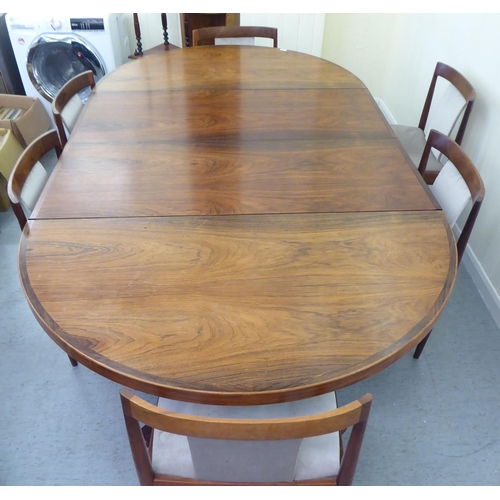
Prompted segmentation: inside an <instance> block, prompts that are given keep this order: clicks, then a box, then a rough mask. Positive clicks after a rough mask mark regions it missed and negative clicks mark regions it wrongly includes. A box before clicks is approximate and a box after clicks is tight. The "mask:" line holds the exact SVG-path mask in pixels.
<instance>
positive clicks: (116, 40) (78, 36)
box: [6, 14, 130, 118]
mask: <svg viewBox="0 0 500 500" xmlns="http://www.w3.org/2000/svg"><path fill="white" fill-rule="evenodd" d="M6 24H7V29H8V32H9V36H10V40H11V43H12V48H13V50H14V55H15V58H16V62H17V66H18V68H19V73H20V74H21V79H22V81H23V85H24V89H25V91H26V95H28V96H30V97H38V98H39V99H40V100H41V101H42V103H43V105H44V106H45V108H46V109H47V112H48V113H49V116H50V117H51V118H52V107H51V106H52V100H53V99H54V97H55V96H56V94H57V92H58V91H59V89H60V88H61V87H62V86H63V85H64V84H65V83H66V82H67V81H68V80H70V79H71V78H73V77H74V76H76V75H78V74H80V73H83V72H84V71H87V70H92V72H93V73H94V78H95V80H96V82H97V81H99V80H100V79H101V78H102V77H103V76H104V75H106V74H107V73H110V72H111V71H113V70H114V69H115V68H116V67H117V66H120V65H121V64H123V63H125V62H127V61H128V55H129V53H130V45H129V38H128V33H127V26H126V19H125V16H124V14H101V15H97V16H96V15H93V16H78V17H76V16H75V17H58V16H49V15H48V16H45V17H43V18H33V17H30V16H29V14H28V15H22V14H7V16H6ZM89 92H90V90H86V91H83V92H82V93H81V94H80V97H81V98H82V100H83V101H84V102H85V100H86V99H87V97H88V94H89Z"/></svg>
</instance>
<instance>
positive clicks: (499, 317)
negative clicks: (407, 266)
mask: <svg viewBox="0 0 500 500" xmlns="http://www.w3.org/2000/svg"><path fill="white" fill-rule="evenodd" d="M453 232H454V233H455V237H456V238H457V240H458V237H459V236H460V229H458V227H457V226H456V225H455V226H454V227H453ZM462 263H463V264H464V265H465V268H466V269H467V271H468V272H469V274H470V276H471V278H472V281H473V282H474V284H475V285H476V287H477V289H478V291H479V293H480V294H481V297H482V298H483V300H484V303H485V304H486V307H487V308H488V311H489V312H490V314H491V316H492V317H493V319H494V320H495V323H496V324H497V326H498V328H500V295H499V294H498V292H497V291H496V289H495V287H494V286H493V284H492V283H491V281H490V279H489V278H488V275H487V274H486V272H485V271H484V269H483V266H482V265H481V263H480V262H479V259H478V258H477V257H476V254H475V253H474V252H473V251H472V248H471V247H470V245H467V248H466V250H465V252H464V255H463V257H462Z"/></svg>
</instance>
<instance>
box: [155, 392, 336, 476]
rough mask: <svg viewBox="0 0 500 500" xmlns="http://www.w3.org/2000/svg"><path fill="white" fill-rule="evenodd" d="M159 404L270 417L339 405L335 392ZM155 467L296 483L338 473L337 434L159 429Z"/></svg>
mask: <svg viewBox="0 0 500 500" xmlns="http://www.w3.org/2000/svg"><path fill="white" fill-rule="evenodd" d="M158 406H159V407H160V408H164V409H168V410H171V411H175V412H178V413H184V414H189V415H199V416H207V417H216V418H241V419H269V418H288V417H297V416H305V415H312V414H316V413H322V412H325V411H330V410H333V409H335V408H336V407H337V404H336V396H335V393H329V394H324V395H322V396H317V397H314V398H309V399H306V400H302V401H293V402H289V403H280V404H274V405H262V406H249V407H247V406H232V407H231V406H213V405H200V404H194V403H184V402H180V401H172V400H169V399H165V398H160V400H159V401H158ZM152 464H153V469H154V470H155V472H156V473H158V474H168V475H174V476H181V477H196V478H197V479H208V480H214V481H235V482H244V481H248V482H265V481H292V480H294V479H295V480H301V479H314V478H320V477H327V476H336V475H337V473H338V470H339V466H340V441H339V435H338V433H332V434H327V435H324V436H316V437H312V438H305V439H303V440H300V439H298V440H286V441H229V440H213V439H200V438H191V437H190V438H187V437H185V436H178V435H174V434H170V433H167V432H162V431H158V430H155V432H154V436H153V451H152Z"/></svg>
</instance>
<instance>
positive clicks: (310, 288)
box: [21, 211, 455, 403]
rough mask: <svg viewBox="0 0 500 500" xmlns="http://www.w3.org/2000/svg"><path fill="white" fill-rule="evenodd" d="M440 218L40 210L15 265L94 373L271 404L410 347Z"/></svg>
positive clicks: (437, 278)
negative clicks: (63, 215)
mask: <svg viewBox="0 0 500 500" xmlns="http://www.w3.org/2000/svg"><path fill="white" fill-rule="evenodd" d="M409 227H411V231H409V230H408V228H409ZM448 230H449V228H448V227H447V223H446V220H445V218H444V215H443V214H442V213H441V212H440V211H432V212H425V213H422V212H391V213H375V214H367V213H365V214H302V215H301V214H297V215H293V216H292V215H273V216H271V215H267V216H266V215H262V216H224V217H210V216H208V217H158V218H143V219H140V218H139V219H137V218H128V219H88V220H83V219H82V220H80V221H78V224H74V225H73V226H70V225H68V223H67V222H66V221H64V220H62V221H56V220H53V221H37V222H36V223H35V224H33V227H32V229H31V232H29V234H28V237H27V238H26V239H25V240H24V248H23V250H22V252H21V255H22V260H21V270H22V274H23V282H24V283H25V287H26V291H27V293H28V298H29V300H30V301H31V305H32V308H33V309H34V310H35V311H37V312H38V314H40V318H41V320H42V324H44V327H45V329H46V331H47V332H48V333H49V334H50V335H51V336H52V337H53V338H54V340H56V341H57V342H62V344H63V347H65V349H66V350H68V352H70V353H71V355H72V356H74V357H75V358H76V359H77V360H78V361H80V362H82V363H83V364H85V365H87V366H90V367H91V368H93V369H96V371H100V372H101V373H103V374H105V375H106V376H108V377H110V378H112V379H114V380H117V381H122V380H121V379H120V378H119V377H117V376H116V373H121V374H126V376H127V377H129V378H130V379H133V385H135V386H136V388H138V389H142V390H145V391H146V392H154V393H156V394H161V395H163V396H167V397H174V398H179V399H186V400H190V399H191V400H192V399H196V398H199V394H200V393H204V396H205V397H206V401H207V402H208V401H211V402H213V403H215V402H218V403H228V402H234V401H239V402H240V403H241V399H245V401H247V402H253V403H256V402H257V401H259V402H275V401H277V399H276V398H278V397H280V396H281V395H280V393H281V392H282V391H285V392H286V391H287V390H288V389H289V394H288V396H287V397H291V398H294V397H295V398H296V397H297V396H298V395H300V396H302V397H304V396H311V395H313V394H315V393H318V391H325V390H334V389H338V388H340V387H342V386H344V385H346V383H348V382H352V381H355V380H356V379H357V378H359V377H365V376H368V375H370V374H373V373H376V372H377V371H378V370H379V369H380V365H381V364H382V365H384V364H387V363H388V362H392V361H393V360H394V359H395V358H397V357H399V356H401V355H402V354H404V353H405V352H407V351H408V350H409V349H410V348H411V346H413V345H415V344H416V342H417V341H418V340H419V339H420V338H422V336H423V335H424V334H425V333H427V331H428V330H429V328H430V327H431V326H432V324H433V322H434V321H435V319H436V318H437V314H438V312H439V311H440V309H441V307H442V306H443V304H444V302H445V300H446V298H447V296H448V293H449V291H450V289H451V287H452V284H453V276H454V273H453V272H452V271H453V268H454V265H455V249H454V247H453V246H452V247H451V248H450V245H449V240H448V234H447V231H448ZM24 259H25V260H24ZM96 363H97V364H99V365H100V366H97V364H96ZM129 383H130V381H129ZM292 389H293V390H292Z"/></svg>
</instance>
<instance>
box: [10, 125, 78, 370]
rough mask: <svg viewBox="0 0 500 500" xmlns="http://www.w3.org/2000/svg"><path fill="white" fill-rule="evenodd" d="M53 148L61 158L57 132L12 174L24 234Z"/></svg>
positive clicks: (36, 144) (26, 154)
mask: <svg viewBox="0 0 500 500" xmlns="http://www.w3.org/2000/svg"><path fill="white" fill-rule="evenodd" d="M52 149H54V150H55V152H56V155H57V157H58V158H59V156H60V155H61V151H62V147H61V142H60V140H59V136H58V134H57V131H56V130H55V129H52V130H49V131H48V132H45V134H42V135H41V136H39V137H37V138H36V139H35V140H34V141H33V142H32V143H31V144H29V145H28V146H27V147H26V149H25V150H24V151H23V153H22V154H21V156H20V157H19V159H18V160H17V162H16V164H15V165H14V168H13V169H12V172H11V174H10V177H9V182H8V184H7V194H8V196H9V199H10V202H11V204H12V209H13V211H14V214H15V216H16V218H17V221H18V222H19V226H20V227H21V231H22V230H23V229H24V226H25V225H26V222H27V216H26V213H27V212H29V213H31V212H32V210H33V209H34V208H35V205H36V202H37V201H38V198H39V197H40V194H41V192H42V190H43V188H44V186H45V184H46V182H47V179H48V175H47V171H46V170H45V168H44V167H43V165H42V164H41V163H40V159H41V158H42V157H43V156H44V155H45V154H46V153H48V152H49V151H51V150H52ZM68 357H69V360H70V362H71V364H72V365H73V366H77V365H78V362H77V361H76V359H73V358H72V357H71V356H69V355H68Z"/></svg>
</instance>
